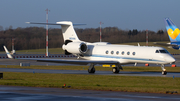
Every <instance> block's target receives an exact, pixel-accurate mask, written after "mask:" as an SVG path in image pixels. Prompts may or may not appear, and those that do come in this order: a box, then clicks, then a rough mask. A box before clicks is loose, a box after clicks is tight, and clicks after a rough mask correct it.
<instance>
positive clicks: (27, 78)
mask: <svg viewBox="0 0 180 101" xmlns="http://www.w3.org/2000/svg"><path fill="white" fill-rule="evenodd" d="M64 84H66V85H67V86H71V87H70V88H69V89H85V90H102V91H123V92H147V93H166V92H167V91H177V92H178V93H179V92H180V78H174V79H173V78H170V77H166V78H164V77H140V76H106V75H93V74H92V75H81V74H46V73H19V72H4V77H3V79H0V85H11V86H29V87H53V88H61V87H62V86H63V85H64Z"/></svg>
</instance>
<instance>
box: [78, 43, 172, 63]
mask: <svg viewBox="0 0 180 101" xmlns="http://www.w3.org/2000/svg"><path fill="white" fill-rule="evenodd" d="M87 45H88V51H87V52H86V53H85V54H83V55H84V56H83V57H81V58H83V59H87V60H112V61H119V63H120V64H129V63H153V64H171V63H173V62H175V59H174V58H173V57H172V56H171V54H169V53H168V52H167V50H166V49H164V48H162V47H147V46H130V45H112V44H106V45H101V44H100V45H98V44H93V43H87ZM159 50H161V51H162V52H160V51H159ZM156 51H159V52H156Z"/></svg>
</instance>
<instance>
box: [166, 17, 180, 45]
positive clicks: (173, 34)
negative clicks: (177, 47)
mask: <svg viewBox="0 0 180 101" xmlns="http://www.w3.org/2000/svg"><path fill="white" fill-rule="evenodd" d="M165 25H166V30H167V33H168V36H169V39H170V41H171V42H178V41H180V30H179V28H177V26H176V25H175V24H174V23H173V22H172V20H171V19H170V18H165Z"/></svg>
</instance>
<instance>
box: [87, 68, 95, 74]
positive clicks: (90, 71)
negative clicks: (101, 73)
mask: <svg viewBox="0 0 180 101" xmlns="http://www.w3.org/2000/svg"><path fill="white" fill-rule="evenodd" d="M95 71H96V70H95V68H92V69H88V72H89V73H95Z"/></svg>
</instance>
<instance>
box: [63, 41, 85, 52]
mask: <svg viewBox="0 0 180 101" xmlns="http://www.w3.org/2000/svg"><path fill="white" fill-rule="evenodd" d="M62 49H63V50H66V51H67V52H69V53H72V54H82V53H86V52H87V50H88V47H87V45H86V44H85V43H83V42H70V43H68V44H66V45H65V44H63V46H62Z"/></svg>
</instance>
